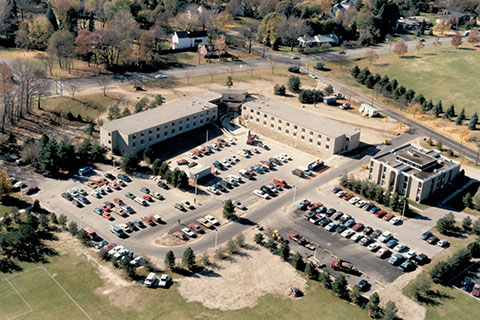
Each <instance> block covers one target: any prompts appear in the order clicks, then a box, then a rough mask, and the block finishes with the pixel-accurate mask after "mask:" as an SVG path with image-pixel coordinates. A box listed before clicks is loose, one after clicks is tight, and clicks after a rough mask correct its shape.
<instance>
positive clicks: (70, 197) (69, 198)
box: [62, 192, 73, 201]
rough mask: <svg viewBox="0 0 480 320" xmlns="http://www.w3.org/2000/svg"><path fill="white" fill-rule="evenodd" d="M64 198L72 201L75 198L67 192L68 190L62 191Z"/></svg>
mask: <svg viewBox="0 0 480 320" xmlns="http://www.w3.org/2000/svg"><path fill="white" fill-rule="evenodd" d="M62 198H65V199H67V200H68V201H72V200H73V197H72V196H71V195H70V194H69V193H67V192H64V193H62Z"/></svg>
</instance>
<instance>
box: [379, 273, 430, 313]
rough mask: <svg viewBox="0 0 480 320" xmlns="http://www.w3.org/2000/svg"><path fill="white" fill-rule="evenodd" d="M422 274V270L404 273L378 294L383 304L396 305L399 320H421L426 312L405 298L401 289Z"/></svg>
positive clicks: (423, 308)
mask: <svg viewBox="0 0 480 320" xmlns="http://www.w3.org/2000/svg"><path fill="white" fill-rule="evenodd" d="M420 273H422V269H421V268H418V269H417V270H415V271H414V272H411V273H406V274H404V275H403V276H401V277H399V278H398V279H397V280H395V282H393V283H392V284H391V285H389V286H388V287H387V288H385V289H382V290H380V291H379V292H378V294H379V296H380V300H381V301H383V302H384V303H386V302H388V301H393V302H395V304H396V305H397V308H398V312H397V315H398V316H399V317H400V318H401V319H410V320H423V319H425V315H426V313H427V310H426V309H425V307H423V306H421V305H419V304H418V303H416V302H415V301H413V300H412V299H410V298H408V297H406V296H404V295H403V293H402V289H403V288H404V287H405V286H406V285H407V284H408V283H409V282H410V281H412V280H413V279H415V278H416V277H417V275H419V274H420Z"/></svg>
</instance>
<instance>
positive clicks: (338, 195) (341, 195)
mask: <svg viewBox="0 0 480 320" xmlns="http://www.w3.org/2000/svg"><path fill="white" fill-rule="evenodd" d="M346 193H347V192H346V191H343V190H342V191H338V192H337V193H336V194H335V195H336V196H337V197H339V198H341V197H343V196H344V195H345V194H346Z"/></svg>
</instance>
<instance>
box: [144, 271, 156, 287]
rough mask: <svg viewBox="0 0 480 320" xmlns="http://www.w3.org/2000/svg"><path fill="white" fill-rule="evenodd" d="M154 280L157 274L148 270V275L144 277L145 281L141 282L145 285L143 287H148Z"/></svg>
mask: <svg viewBox="0 0 480 320" xmlns="http://www.w3.org/2000/svg"><path fill="white" fill-rule="evenodd" d="M155 281H157V275H156V274H155V272H150V273H149V274H148V276H147V277H146V278H145V281H144V282H143V284H144V285H145V287H148V288H150V287H151V286H153V284H154V283H155Z"/></svg>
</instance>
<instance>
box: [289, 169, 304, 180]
mask: <svg viewBox="0 0 480 320" xmlns="http://www.w3.org/2000/svg"><path fill="white" fill-rule="evenodd" d="M292 174H293V175H294V176H297V177H300V178H303V176H304V175H305V173H304V172H303V170H300V169H294V170H293V171H292Z"/></svg>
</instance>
